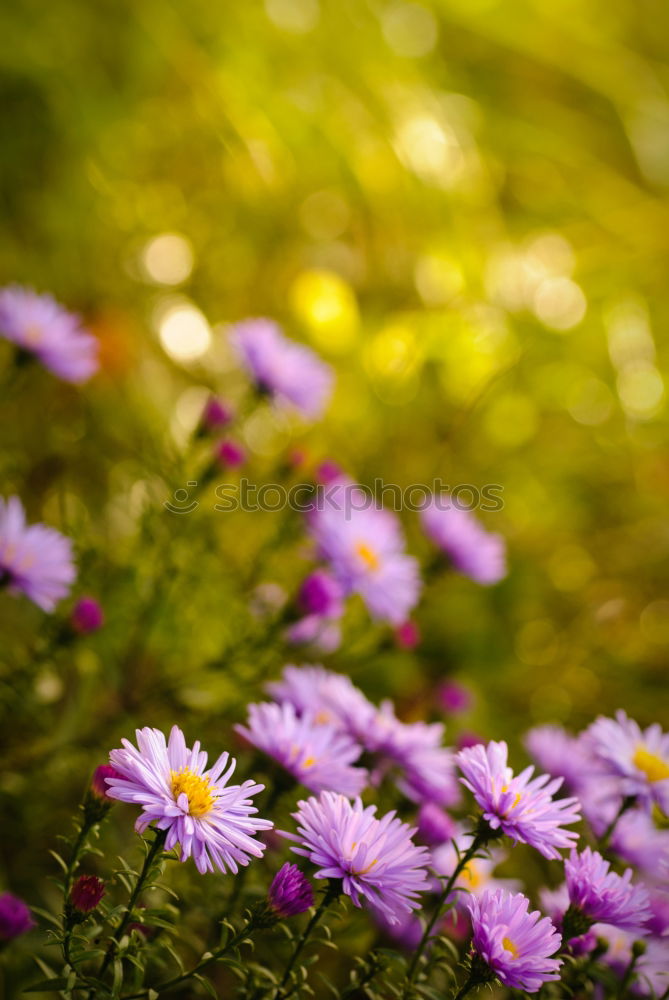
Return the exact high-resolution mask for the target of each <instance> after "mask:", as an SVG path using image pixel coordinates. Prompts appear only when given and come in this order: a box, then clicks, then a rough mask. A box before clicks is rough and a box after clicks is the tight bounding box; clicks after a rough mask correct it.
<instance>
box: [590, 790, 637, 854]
mask: <svg viewBox="0 0 669 1000" xmlns="http://www.w3.org/2000/svg"><path fill="white" fill-rule="evenodd" d="M635 802H636V796H635V795H627V796H625V798H624V799H623V800H622V802H621V803H620V809H619V810H618V812H617V813H616V814H615V816H614V817H613V819H612V820H611V822H610V823H609V825H608V826H607V828H606V830H605V831H604V833H603V834H602V835H601V837H600V838H599V840H598V841H597V847H598V849H599V850H600V851H601V852H603V851H605V850H606V848H607V847H608V846H609V841H610V840H611V837H612V836H613V831H614V830H615V828H616V826H617V825H618V820H619V819H620V817H621V816H622V815H623V813H626V812H627V810H628V809H631V808H632V806H633V805H634V803H635Z"/></svg>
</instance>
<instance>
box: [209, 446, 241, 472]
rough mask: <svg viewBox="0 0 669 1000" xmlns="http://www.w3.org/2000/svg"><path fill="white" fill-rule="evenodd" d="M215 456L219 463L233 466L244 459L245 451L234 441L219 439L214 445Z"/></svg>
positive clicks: (239, 463)
mask: <svg viewBox="0 0 669 1000" xmlns="http://www.w3.org/2000/svg"><path fill="white" fill-rule="evenodd" d="M216 457H217V458H218V461H219V462H220V463H221V465H227V466H230V467H231V468H235V467H237V466H239V465H243V464H244V462H245V461H246V452H245V451H244V449H243V448H242V446H241V445H239V444H237V443H236V442H235V441H221V443H220V444H219V445H217V447H216Z"/></svg>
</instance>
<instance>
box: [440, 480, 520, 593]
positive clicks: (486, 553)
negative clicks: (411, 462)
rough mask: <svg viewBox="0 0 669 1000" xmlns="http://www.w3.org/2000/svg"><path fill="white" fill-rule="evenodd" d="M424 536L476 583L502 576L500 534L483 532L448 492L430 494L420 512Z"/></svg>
mask: <svg viewBox="0 0 669 1000" xmlns="http://www.w3.org/2000/svg"><path fill="white" fill-rule="evenodd" d="M421 521H422V524H423V530H424V531H425V533H426V535H427V536H428V537H429V538H431V539H432V541H433V542H434V543H435V545H438V546H439V548H440V549H442V550H443V551H444V552H445V553H446V554H447V555H448V556H449V558H450V559H451V561H452V562H453V565H454V566H455V568H456V569H457V570H459V571H460V572H461V573H464V574H465V576H469V577H471V579H472V580H474V581H475V582H476V583H482V584H492V583H498V581H499V580H502V579H503V578H504V577H505V576H506V545H505V542H504V539H503V538H502V536H501V535H496V534H492V533H490V532H488V531H486V530H485V529H484V528H483V527H482V526H481V525H480V524H479V522H478V521H477V520H476V518H475V517H474V515H473V514H471V513H470V512H469V511H468V510H462V509H461V508H460V507H457V506H456V505H455V502H454V501H452V500H451V499H450V497H449V496H448V494H446V493H442V494H440V495H439V496H438V497H437V496H434V497H433V498H432V502H431V503H430V505H429V506H428V507H426V508H425V509H424V510H422V511H421Z"/></svg>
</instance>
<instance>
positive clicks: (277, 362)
mask: <svg viewBox="0 0 669 1000" xmlns="http://www.w3.org/2000/svg"><path fill="white" fill-rule="evenodd" d="M232 343H233V346H234V348H235V350H236V351H237V353H238V355H239V357H240V359H241V361H242V364H243V365H244V367H245V368H246V370H247V372H248V373H249V374H250V375H251V377H252V378H253V379H254V380H255V383H256V385H257V386H258V388H259V389H260V390H261V391H262V392H267V393H269V394H270V395H271V396H272V397H273V398H274V399H275V400H276V401H277V402H278V403H280V404H288V405H289V406H292V407H293V408H294V409H296V410H298V411H299V412H300V413H301V414H302V415H303V416H305V417H307V418H308V419H310V420H316V419H317V418H318V417H320V416H321V414H322V413H323V411H324V410H325V407H326V406H327V403H328V401H329V399H330V396H331V394H332V387H333V382H334V375H333V373H332V369H331V368H330V366H329V365H327V364H326V363H325V362H324V361H321V359H320V358H319V357H318V356H317V355H316V354H314V352H313V351H312V350H310V349H309V348H308V347H305V346H304V345H303V344H297V343H295V342H294V341H292V340H289V339H288V338H287V337H284V335H283V333H282V332H281V329H280V328H279V326H278V325H277V324H276V323H274V322H272V320H269V319H248V320H245V321H244V322H243V323H237V325H236V326H235V327H234V330H233V333H232Z"/></svg>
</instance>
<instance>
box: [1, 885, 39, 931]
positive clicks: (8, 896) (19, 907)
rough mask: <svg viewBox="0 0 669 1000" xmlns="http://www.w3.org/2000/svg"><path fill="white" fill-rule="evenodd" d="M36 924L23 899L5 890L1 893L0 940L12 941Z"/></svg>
mask: <svg viewBox="0 0 669 1000" xmlns="http://www.w3.org/2000/svg"><path fill="white" fill-rule="evenodd" d="M34 926H35V921H34V920H33V918H32V916H31V914H30V910H29V909H28V907H27V906H26V904H25V903H24V902H23V900H22V899H19V897H18V896H14V895H12V893H11V892H3V893H2V894H1V895H0V941H11V940H12V938H15V937H19V935H20V934H26V933H27V932H28V931H29V930H32V928H33V927H34Z"/></svg>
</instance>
